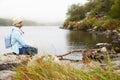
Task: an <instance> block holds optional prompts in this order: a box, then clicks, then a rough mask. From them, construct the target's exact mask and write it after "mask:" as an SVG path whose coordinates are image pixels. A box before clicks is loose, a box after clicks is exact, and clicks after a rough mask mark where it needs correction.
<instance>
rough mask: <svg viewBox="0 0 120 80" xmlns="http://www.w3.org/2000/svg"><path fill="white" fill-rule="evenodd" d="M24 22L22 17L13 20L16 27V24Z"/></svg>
mask: <svg viewBox="0 0 120 80" xmlns="http://www.w3.org/2000/svg"><path fill="white" fill-rule="evenodd" d="M22 21H23V20H22V19H21V18H20V17H15V18H13V25H16V24H18V23H20V22H22Z"/></svg>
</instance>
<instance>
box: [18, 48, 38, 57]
mask: <svg viewBox="0 0 120 80" xmlns="http://www.w3.org/2000/svg"><path fill="white" fill-rule="evenodd" d="M19 54H26V55H35V54H38V50H37V49H36V48H33V47H22V48H19Z"/></svg>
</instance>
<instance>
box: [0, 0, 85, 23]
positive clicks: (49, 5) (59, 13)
mask: <svg viewBox="0 0 120 80" xmlns="http://www.w3.org/2000/svg"><path fill="white" fill-rule="evenodd" d="M85 2H87V0H0V18H14V17H21V18H23V19H28V20H33V21H37V22H59V21H60V22H62V21H64V20H65V19H66V13H67V10H68V8H69V7H70V6H71V5H72V4H77V3H79V4H84V3H85Z"/></svg>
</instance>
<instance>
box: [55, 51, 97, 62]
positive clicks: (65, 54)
mask: <svg viewBox="0 0 120 80" xmlns="http://www.w3.org/2000/svg"><path fill="white" fill-rule="evenodd" d="M97 50H99V49H76V50H72V51H69V52H67V53H64V54H62V55H56V56H57V57H58V58H59V60H69V61H74V62H79V61H81V60H73V59H66V58H64V56H67V55H70V54H74V53H76V52H81V54H82V55H84V54H85V52H86V51H90V52H92V51H97Z"/></svg>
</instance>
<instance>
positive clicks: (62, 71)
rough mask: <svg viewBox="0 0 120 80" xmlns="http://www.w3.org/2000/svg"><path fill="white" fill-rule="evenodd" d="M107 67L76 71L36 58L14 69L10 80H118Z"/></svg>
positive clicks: (109, 67) (118, 76)
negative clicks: (14, 72)
mask: <svg viewBox="0 0 120 80" xmlns="http://www.w3.org/2000/svg"><path fill="white" fill-rule="evenodd" d="M107 67H108V69H107V70H105V69H103V68H101V67H99V66H97V65H92V66H89V67H82V68H80V69H76V68H74V67H71V66H69V65H62V64H58V63H55V62H54V61H53V60H50V59H49V60H46V61H43V59H42V58H38V59H37V60H35V61H32V62H30V63H28V64H27V65H21V66H19V67H18V68H16V74H15V75H14V76H13V77H12V80H120V73H115V72H114V70H113V68H112V66H111V65H110V64H108V66H107Z"/></svg>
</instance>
